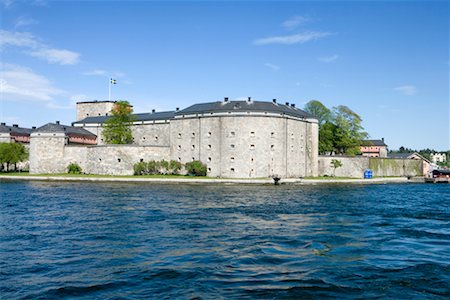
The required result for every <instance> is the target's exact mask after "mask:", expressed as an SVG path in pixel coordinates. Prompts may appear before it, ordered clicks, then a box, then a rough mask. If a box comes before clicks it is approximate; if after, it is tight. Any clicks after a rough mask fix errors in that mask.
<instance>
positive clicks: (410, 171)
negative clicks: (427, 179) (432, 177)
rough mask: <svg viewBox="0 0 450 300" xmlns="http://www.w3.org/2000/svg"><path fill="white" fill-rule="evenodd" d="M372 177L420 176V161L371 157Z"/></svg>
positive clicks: (421, 173)
mask: <svg viewBox="0 0 450 300" xmlns="http://www.w3.org/2000/svg"><path fill="white" fill-rule="evenodd" d="M369 162H370V169H371V170H373V176H422V175H423V172H422V168H423V167H422V160H416V159H393V158H379V157H373V158H372V157H371V158H370V159H369Z"/></svg>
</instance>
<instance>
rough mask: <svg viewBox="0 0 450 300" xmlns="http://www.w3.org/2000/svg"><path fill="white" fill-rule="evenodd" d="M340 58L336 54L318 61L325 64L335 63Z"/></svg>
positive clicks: (320, 58)
mask: <svg viewBox="0 0 450 300" xmlns="http://www.w3.org/2000/svg"><path fill="white" fill-rule="evenodd" d="M338 58H339V55H337V54H335V55H331V56H322V57H319V58H318V60H319V61H321V62H324V63H331V62H333V61H335V60H336V59H338Z"/></svg>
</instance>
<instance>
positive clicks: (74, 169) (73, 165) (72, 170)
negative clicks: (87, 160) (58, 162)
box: [67, 163, 82, 174]
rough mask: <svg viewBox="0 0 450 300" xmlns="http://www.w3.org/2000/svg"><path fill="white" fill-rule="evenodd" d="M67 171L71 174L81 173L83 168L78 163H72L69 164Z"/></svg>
mask: <svg viewBox="0 0 450 300" xmlns="http://www.w3.org/2000/svg"><path fill="white" fill-rule="evenodd" d="M67 172H68V173H69V174H81V172H82V169H81V167H80V166H79V165H78V164H77V163H71V164H70V165H69V166H67Z"/></svg>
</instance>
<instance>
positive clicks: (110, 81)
mask: <svg viewBox="0 0 450 300" xmlns="http://www.w3.org/2000/svg"><path fill="white" fill-rule="evenodd" d="M111 85H112V78H110V79H109V98H108V100H109V101H111Z"/></svg>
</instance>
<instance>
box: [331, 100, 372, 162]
mask: <svg viewBox="0 0 450 300" xmlns="http://www.w3.org/2000/svg"><path fill="white" fill-rule="evenodd" d="M333 119H334V124H335V125H336V131H335V135H334V145H335V150H336V152H337V153H339V154H348V155H356V154H358V153H359V152H360V150H359V146H360V145H361V141H362V140H363V139H365V138H367V136H368V134H367V133H366V132H364V128H363V127H362V125H361V122H362V119H361V117H360V116H359V115H358V114H357V113H355V112H354V111H353V110H351V109H350V108H348V107H347V106H344V105H340V106H337V107H334V108H333Z"/></svg>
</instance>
